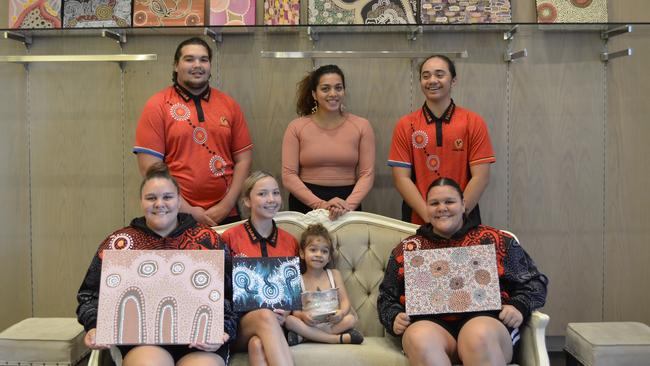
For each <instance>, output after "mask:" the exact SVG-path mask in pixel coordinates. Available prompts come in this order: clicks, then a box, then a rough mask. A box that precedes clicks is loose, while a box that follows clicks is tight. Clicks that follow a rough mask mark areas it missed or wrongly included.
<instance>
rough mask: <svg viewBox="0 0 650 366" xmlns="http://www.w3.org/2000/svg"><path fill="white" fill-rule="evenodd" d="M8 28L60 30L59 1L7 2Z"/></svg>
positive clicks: (26, 0) (16, 0)
mask: <svg viewBox="0 0 650 366" xmlns="http://www.w3.org/2000/svg"><path fill="white" fill-rule="evenodd" d="M8 18H9V28H18V29H36V28H39V29H40V28H61V0H9V14H8Z"/></svg>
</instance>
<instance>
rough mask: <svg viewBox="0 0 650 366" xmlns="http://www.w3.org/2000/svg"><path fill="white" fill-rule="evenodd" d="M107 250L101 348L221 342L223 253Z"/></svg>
mask: <svg viewBox="0 0 650 366" xmlns="http://www.w3.org/2000/svg"><path fill="white" fill-rule="evenodd" d="M128 249H129V248H128V246H122V250H106V251H104V258H103V262H102V278H101V285H100V292H99V309H98V315H97V342H98V343H100V344H188V343H192V342H197V341H198V342H208V343H221V339H222V338H223V299H224V297H223V294H224V286H223V281H224V253H223V251H222V250H128Z"/></svg>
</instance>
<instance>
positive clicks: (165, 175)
mask: <svg viewBox="0 0 650 366" xmlns="http://www.w3.org/2000/svg"><path fill="white" fill-rule="evenodd" d="M154 178H162V179H167V180H169V181H171V182H172V183H173V184H174V187H176V193H179V192H180V187H179V186H178V182H176V179H174V177H172V175H171V173H169V168H168V167H167V164H165V163H163V162H162V161H159V162H156V163H153V164H152V165H151V166H150V167H149V168H147V172H146V173H145V174H144V178H143V179H142V183H140V196H142V188H143V187H144V185H145V184H146V183H147V182H148V181H150V180H152V179H154Z"/></svg>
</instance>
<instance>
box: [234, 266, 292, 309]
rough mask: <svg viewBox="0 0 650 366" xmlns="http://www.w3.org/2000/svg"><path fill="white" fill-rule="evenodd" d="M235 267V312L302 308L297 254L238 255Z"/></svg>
mask: <svg viewBox="0 0 650 366" xmlns="http://www.w3.org/2000/svg"><path fill="white" fill-rule="evenodd" d="M232 267H233V269H232V291H233V295H232V301H233V306H234V309H235V311H239V312H244V311H249V310H254V309H259V308H267V309H284V310H300V309H301V307H302V303H301V299H300V293H301V292H302V287H301V285H300V260H299V259H298V257H270V258H267V257H264V258H262V257H256V258H252V257H236V258H233V264H232Z"/></svg>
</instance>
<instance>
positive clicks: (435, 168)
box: [388, 55, 496, 224]
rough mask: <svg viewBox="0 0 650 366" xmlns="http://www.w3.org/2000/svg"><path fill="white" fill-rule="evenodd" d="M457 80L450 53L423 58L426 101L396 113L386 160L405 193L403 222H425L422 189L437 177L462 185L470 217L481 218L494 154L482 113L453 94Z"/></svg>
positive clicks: (421, 82)
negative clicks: (457, 100) (456, 100)
mask: <svg viewBox="0 0 650 366" xmlns="http://www.w3.org/2000/svg"><path fill="white" fill-rule="evenodd" d="M455 83H456V67H455V65H454V63H453V62H452V61H451V60H450V59H449V58H448V57H446V56H441V55H434V56H431V57H429V58H427V59H426V60H425V61H424V62H423V63H422V65H421V66H420V87H421V89H422V93H423V94H424V96H425V98H426V101H425V102H424V105H423V106H422V108H420V109H419V110H417V111H415V112H412V113H410V114H407V115H406V116H404V117H402V118H400V120H399V121H398V122H397V125H396V126H395V130H394V131H393V140H392V143H391V147H390V152H389V156H388V165H389V166H390V167H391V168H392V173H393V182H394V183H395V187H396V188H397V190H398V191H399V193H400V194H401V195H402V197H403V198H404V204H403V206H402V220H404V221H410V222H413V223H416V224H423V223H425V222H428V221H429V220H428V217H427V209H426V206H427V204H426V202H425V197H426V192H427V188H428V187H429V184H431V183H432V182H433V181H434V180H436V179H438V178H440V177H448V178H452V179H454V180H455V181H456V182H458V184H460V186H461V188H462V189H463V192H464V193H463V194H464V198H465V207H466V213H467V214H468V216H469V219H470V220H473V221H476V222H477V223H480V221H481V218H480V211H479V208H478V201H479V198H481V194H483V191H484V190H485V188H486V187H487V185H488V182H489V180H490V164H491V163H494V162H495V161H496V158H495V157H494V151H493V149H492V144H491V142H490V136H489V135H488V131H487V126H486V125H485V122H484V121H483V119H482V118H481V116H479V115H478V114H476V113H474V112H472V111H470V110H468V109H465V108H463V107H460V106H457V105H456V104H454V101H453V100H452V99H451V89H452V87H453V86H454V84H455Z"/></svg>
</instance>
